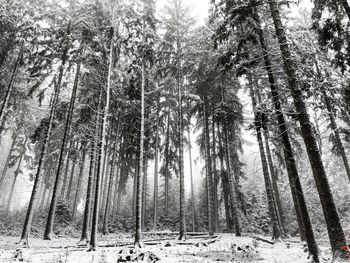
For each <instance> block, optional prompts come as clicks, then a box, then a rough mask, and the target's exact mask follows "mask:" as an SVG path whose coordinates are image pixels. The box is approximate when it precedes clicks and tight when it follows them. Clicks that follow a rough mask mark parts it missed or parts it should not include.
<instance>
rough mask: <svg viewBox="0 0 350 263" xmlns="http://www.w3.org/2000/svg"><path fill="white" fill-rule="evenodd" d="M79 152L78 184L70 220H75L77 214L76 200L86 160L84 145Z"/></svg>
mask: <svg viewBox="0 0 350 263" xmlns="http://www.w3.org/2000/svg"><path fill="white" fill-rule="evenodd" d="M81 151H82V155H81V157H80V162H79V176H78V182H77V188H76V190H75V196H74V203H73V212H72V220H73V221H74V220H75V217H76V213H77V206H78V200H79V194H80V191H81V183H82V180H83V174H84V166H85V159H86V151H87V150H86V148H85V145H83V144H82V145H81Z"/></svg>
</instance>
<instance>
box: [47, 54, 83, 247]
mask: <svg viewBox="0 0 350 263" xmlns="http://www.w3.org/2000/svg"><path fill="white" fill-rule="evenodd" d="M80 66H81V61H79V62H78V64H77V70H76V73H75V79H74V85H73V90H72V95H71V99H70V102H69V109H68V114H67V117H66V123H65V128H64V133H63V138H62V144H61V149H60V155H59V157H58V164H57V169H56V175H55V183H54V186H53V192H52V198H51V203H50V209H49V213H48V216H47V221H46V226H45V232H44V240H51V239H52V234H53V224H54V220H55V211H56V205H57V200H58V197H59V196H58V191H59V186H60V184H61V169H62V166H63V160H64V156H65V155H66V151H67V149H66V147H67V142H68V140H69V139H68V137H69V132H70V127H71V123H72V119H73V111H74V104H75V99H76V95H77V90H78V82H79V76H80Z"/></svg>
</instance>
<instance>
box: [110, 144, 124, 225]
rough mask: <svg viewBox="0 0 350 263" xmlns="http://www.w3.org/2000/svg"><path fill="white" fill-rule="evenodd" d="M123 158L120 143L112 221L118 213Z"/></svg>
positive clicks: (122, 148) (122, 149)
mask: <svg viewBox="0 0 350 263" xmlns="http://www.w3.org/2000/svg"><path fill="white" fill-rule="evenodd" d="M123 156H124V143H121V145H120V153H119V156H118V164H117V173H116V176H117V178H116V181H115V188H114V189H115V190H114V197H113V208H112V219H113V220H114V217H115V215H116V214H117V213H118V212H119V206H118V204H119V200H120V196H121V172H122V169H121V166H122V163H121V162H122V158H123Z"/></svg>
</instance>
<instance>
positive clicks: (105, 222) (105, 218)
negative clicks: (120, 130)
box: [102, 141, 117, 235]
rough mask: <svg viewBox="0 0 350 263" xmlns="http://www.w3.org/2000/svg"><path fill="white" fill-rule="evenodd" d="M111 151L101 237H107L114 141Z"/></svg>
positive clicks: (114, 151) (113, 164) (113, 165)
mask: <svg viewBox="0 0 350 263" xmlns="http://www.w3.org/2000/svg"><path fill="white" fill-rule="evenodd" d="M111 151H113V153H112V161H111V165H110V166H111V169H110V173H109V180H108V182H107V184H108V190H107V197H106V201H105V203H104V205H105V207H104V216H103V227H102V234H103V235H108V217H109V204H110V200H111V194H112V186H113V176H114V167H115V159H116V155H117V151H116V141H114V146H113V149H111ZM116 179H117V178H116Z"/></svg>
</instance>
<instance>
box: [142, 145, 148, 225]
mask: <svg viewBox="0 0 350 263" xmlns="http://www.w3.org/2000/svg"><path fill="white" fill-rule="evenodd" d="M146 144H147V145H148V143H145V157H144V158H143V183H142V186H143V190H142V218H141V227H142V229H145V226H146V220H147V188H148V181H147V168H148V160H147V158H146V156H147V148H148V147H147V146H146Z"/></svg>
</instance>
